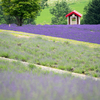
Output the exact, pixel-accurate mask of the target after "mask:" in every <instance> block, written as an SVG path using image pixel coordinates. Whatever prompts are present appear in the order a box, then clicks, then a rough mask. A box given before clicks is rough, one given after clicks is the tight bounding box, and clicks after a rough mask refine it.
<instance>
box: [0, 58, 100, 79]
mask: <svg viewBox="0 0 100 100" xmlns="http://www.w3.org/2000/svg"><path fill="white" fill-rule="evenodd" d="M0 59H4V60H8V61H11V62H12V61H16V62H17V61H19V60H14V59H9V58H4V57H0ZM20 62H21V63H23V64H24V65H27V66H28V65H29V64H30V63H28V62H23V61H20ZM34 65H35V66H36V67H40V68H41V69H42V70H47V71H53V72H56V73H61V74H62V73H67V74H71V75H72V76H75V77H79V78H81V79H86V78H92V79H93V80H96V81H97V80H99V81H100V78H95V77H91V76H87V75H84V74H78V73H74V72H69V71H64V70H60V69H55V68H50V67H46V66H42V65H37V64H34Z"/></svg>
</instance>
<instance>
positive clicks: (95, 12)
mask: <svg viewBox="0 0 100 100" xmlns="http://www.w3.org/2000/svg"><path fill="white" fill-rule="evenodd" d="M84 13H85V14H84V15H83V20H82V21H81V24H100V0H92V1H90V2H89V3H88V5H86V6H85V7H84Z"/></svg>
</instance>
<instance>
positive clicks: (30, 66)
mask: <svg viewBox="0 0 100 100" xmlns="http://www.w3.org/2000/svg"><path fill="white" fill-rule="evenodd" d="M28 66H29V68H30V69H31V70H32V69H34V68H36V66H35V65H34V64H29V65H28Z"/></svg>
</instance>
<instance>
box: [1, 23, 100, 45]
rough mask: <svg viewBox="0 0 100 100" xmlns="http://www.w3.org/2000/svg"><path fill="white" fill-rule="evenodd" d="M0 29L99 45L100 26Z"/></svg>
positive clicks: (13, 25) (41, 26) (2, 27)
mask: <svg viewBox="0 0 100 100" xmlns="http://www.w3.org/2000/svg"><path fill="white" fill-rule="evenodd" d="M0 29H5V30H14V31H22V32H27V33H33V34H40V35H46V36H53V37H61V38H66V39H73V40H78V41H85V42H90V43H97V44H100V25H31V24H28V25H23V26H21V27H20V26H16V25H15V24H11V26H10V27H9V25H6V24H1V25H0Z"/></svg>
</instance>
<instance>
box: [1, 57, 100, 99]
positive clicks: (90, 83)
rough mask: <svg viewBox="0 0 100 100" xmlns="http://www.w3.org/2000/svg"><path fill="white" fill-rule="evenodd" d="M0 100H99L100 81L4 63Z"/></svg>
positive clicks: (20, 64)
mask: <svg viewBox="0 0 100 100" xmlns="http://www.w3.org/2000/svg"><path fill="white" fill-rule="evenodd" d="M0 65H1V66H0V69H1V70H0V100H99V99H100V95H99V94H100V81H99V80H97V81H96V80H93V79H91V78H87V79H80V78H77V77H76V78H75V77H72V76H71V75H67V74H62V75H61V74H56V73H53V72H50V73H47V72H43V71H42V70H41V69H38V68H36V67H34V68H33V69H30V67H29V66H25V65H23V64H22V63H20V62H9V61H5V60H1V59H0Z"/></svg>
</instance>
